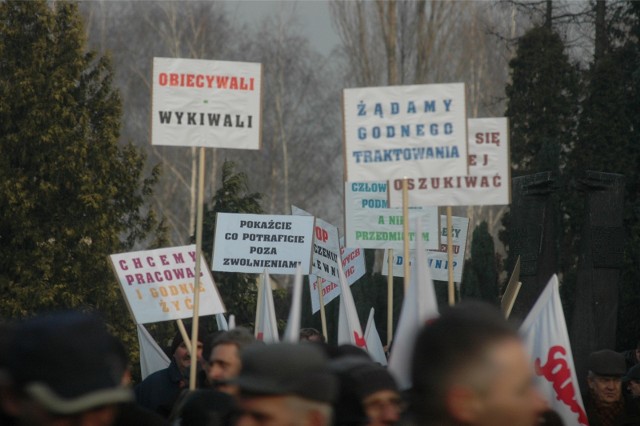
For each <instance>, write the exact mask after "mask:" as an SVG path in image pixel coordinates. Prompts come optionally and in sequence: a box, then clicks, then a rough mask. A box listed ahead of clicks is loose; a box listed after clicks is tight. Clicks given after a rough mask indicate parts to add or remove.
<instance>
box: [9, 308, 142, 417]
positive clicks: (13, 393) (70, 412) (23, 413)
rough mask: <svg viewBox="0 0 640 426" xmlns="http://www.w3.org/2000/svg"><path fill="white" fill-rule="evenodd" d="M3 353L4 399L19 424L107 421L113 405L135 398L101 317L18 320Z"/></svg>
mask: <svg viewBox="0 0 640 426" xmlns="http://www.w3.org/2000/svg"><path fill="white" fill-rule="evenodd" d="M14 331H15V333H14V334H13V338H12V339H11V342H10V345H11V346H10V347H11V348H12V350H11V351H10V352H9V354H8V357H7V360H6V361H7V372H8V378H9V380H10V382H9V386H8V388H7V390H8V391H7V392H6V394H5V395H3V397H2V398H0V399H2V403H3V407H4V409H5V411H6V412H7V413H8V414H9V415H11V416H12V417H14V418H15V419H16V421H17V424H19V425H34V426H38V425H68V424H74V425H93V426H103V425H104V426H106V425H110V424H111V423H112V422H113V420H114V416H115V405H114V404H117V403H120V402H125V401H130V400H132V399H133V393H132V391H131V390H130V389H128V388H125V387H123V386H122V385H121V382H122V377H123V374H124V372H125V369H126V361H124V360H123V359H122V356H121V354H120V352H119V348H117V347H116V345H115V342H116V341H115V338H114V337H112V336H111V335H110V334H109V333H108V332H107V330H106V327H105V325H104V323H103V322H102V321H100V320H99V319H97V318H96V317H94V316H89V315H85V314H81V313H76V312H69V313H62V314H55V315H49V316H46V317H38V318H33V319H30V320H27V321H25V322H24V323H21V324H18V325H17V326H16V328H15V330H14Z"/></svg>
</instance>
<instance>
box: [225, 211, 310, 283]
mask: <svg viewBox="0 0 640 426" xmlns="http://www.w3.org/2000/svg"><path fill="white" fill-rule="evenodd" d="M313 229H314V218H313V216H282V215H261V214H235V213H218V215H217V218H216V235H215V242H214V248H213V270H214V271H224V272H244V273H256V274H258V273H262V272H263V271H264V270H265V269H266V270H267V271H268V272H269V273H270V274H285V275H295V273H296V268H297V266H298V264H300V267H301V269H302V271H304V273H305V274H308V273H309V267H310V266H311V244H312V242H313Z"/></svg>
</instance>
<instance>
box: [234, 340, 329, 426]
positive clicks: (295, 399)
mask: <svg viewBox="0 0 640 426" xmlns="http://www.w3.org/2000/svg"><path fill="white" fill-rule="evenodd" d="M233 382H235V383H236V384H237V385H238V388H239V390H240V396H239V400H238V405H239V410H240V412H239V417H238V420H237V423H236V425H237V426H259V425H265V426H266V425H288V426H328V425H329V424H331V411H332V410H331V403H332V401H333V399H334V397H335V395H336V391H337V383H336V379H335V377H334V376H333V375H332V374H331V373H330V372H329V370H328V365H327V359H326V356H325V355H324V353H323V352H322V350H321V349H320V348H318V347H316V346H314V345H299V344H298V345H294V344H290V343H274V344H270V345H264V346H261V345H252V346H250V347H247V348H246V349H245V351H244V352H243V354H242V371H241V372H240V374H239V375H238V376H237V377H236V378H235V379H233Z"/></svg>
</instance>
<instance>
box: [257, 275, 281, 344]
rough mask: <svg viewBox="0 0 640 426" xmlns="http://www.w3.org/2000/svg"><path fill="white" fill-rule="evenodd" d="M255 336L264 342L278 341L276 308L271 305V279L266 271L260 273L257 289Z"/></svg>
mask: <svg viewBox="0 0 640 426" xmlns="http://www.w3.org/2000/svg"><path fill="white" fill-rule="evenodd" d="M255 336H256V339H257V340H262V341H263V342H265V343H277V342H279V341H280V336H279V335H278V322H277V321H276V309H275V307H274V306H273V291H272V290H271V280H270V279H269V273H268V272H267V271H264V273H263V274H262V282H261V283H260V288H259V289H258V303H257V304H256V329H255Z"/></svg>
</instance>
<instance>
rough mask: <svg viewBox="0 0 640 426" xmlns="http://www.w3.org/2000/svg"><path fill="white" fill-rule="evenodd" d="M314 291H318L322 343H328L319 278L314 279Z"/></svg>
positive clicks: (320, 280) (325, 316)
mask: <svg viewBox="0 0 640 426" xmlns="http://www.w3.org/2000/svg"><path fill="white" fill-rule="evenodd" d="M316 289H317V290H318V301H319V302H320V320H321V321H322V335H323V336H324V341H325V342H328V341H329V336H327V315H326V313H325V310H324V295H323V294H322V279H321V278H320V277H317V278H316Z"/></svg>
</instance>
